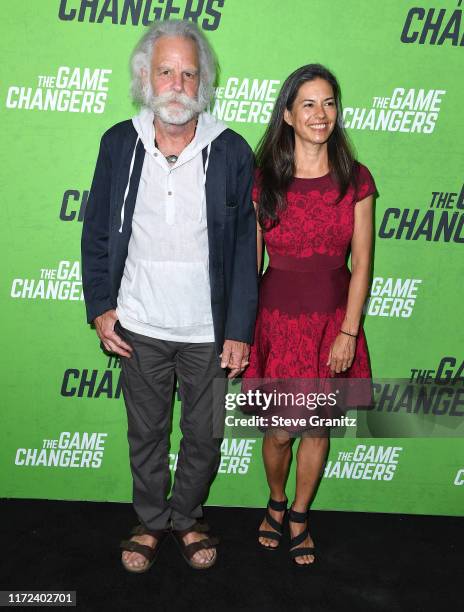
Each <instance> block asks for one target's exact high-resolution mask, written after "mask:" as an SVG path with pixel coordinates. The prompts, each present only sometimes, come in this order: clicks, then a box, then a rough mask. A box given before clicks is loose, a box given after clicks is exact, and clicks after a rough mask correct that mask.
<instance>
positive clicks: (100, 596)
mask: <svg viewBox="0 0 464 612" xmlns="http://www.w3.org/2000/svg"><path fill="white" fill-rule="evenodd" d="M0 507H1V522H0V537H1V542H2V555H1V556H2V563H1V566H0V589H3V590H9V589H11V590H13V589H14V590H34V589H36V590H48V591H49V590H54V589H60V590H76V591H77V602H78V604H77V607H78V608H80V609H81V610H128V611H132V610H134V611H135V610H151V611H158V610H167V611H174V612H177V611H178V610H179V611H182V610H188V611H189V612H194V611H195V612H196V611H197V610H198V611H200V610H208V611H209V610H218V611H219V610H262V611H263V612H270V611H274V610H282V611H287V610H289V611H290V610H291V611H300V610H301V611H303V610H305V611H306V610H307V611H312V610H314V611H319V610H324V611H325V610H327V611H330V612H336V611H338V610H343V611H344V612H351V611H356V612H358V611H360V610H366V611H367V610H368V611H370V612H375V611H377V610H382V611H383V610H385V611H386V612H394V611H396V610H405V611H408V612H413V611H416V610H437V612H441V611H446V612H448V611H454V610H462V609H464V604H463V601H464V599H463V582H464V555H463V553H462V550H463V544H464V537H463V527H464V520H463V519H461V518H450V517H426V516H410V515H406V516H405V515H392V514H365V513H342V512H312V513H311V522H310V527H311V532H312V535H313V538H314V540H315V542H316V545H317V548H318V551H319V552H318V556H317V562H316V564H315V565H314V566H313V567H311V568H310V569H309V570H308V571H306V570H304V569H299V568H294V567H293V566H292V565H291V562H290V560H289V558H288V555H287V549H288V540H287V539H285V540H283V542H282V544H281V547H280V549H279V550H278V551H276V552H267V551H262V550H260V548H259V547H258V545H257V544H256V543H255V542H256V527H257V524H258V523H259V521H260V519H261V517H262V510H249V509H241V508H207V509H206V519H207V520H208V522H209V524H210V525H211V528H212V531H213V533H214V534H216V535H219V536H220V537H221V544H220V548H219V558H218V562H217V564H216V565H215V566H214V567H213V568H212V569H210V570H206V571H194V570H192V569H190V568H189V567H188V566H187V564H186V563H185V561H184V560H183V559H182V558H181V556H180V553H179V551H178V549H177V547H176V546H175V543H174V541H171V540H170V539H169V540H168V541H166V542H165V544H164V545H163V549H162V551H161V553H160V556H159V557H158V560H157V562H156V564H155V565H154V566H153V567H152V568H151V570H150V571H149V572H148V573H147V574H143V575H132V574H129V573H128V572H126V571H125V570H124V569H123V567H122V565H121V563H120V561H119V550H118V543H119V540H120V539H121V538H122V537H125V536H126V535H127V533H128V530H129V528H130V527H131V526H132V525H133V524H134V522H135V521H134V515H133V511H132V508H131V506H130V505H127V504H112V503H106V504H103V503H83V502H56V501H37V500H3V501H2V502H1V505H0Z"/></svg>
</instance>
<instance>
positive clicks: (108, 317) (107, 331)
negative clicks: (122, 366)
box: [93, 310, 132, 357]
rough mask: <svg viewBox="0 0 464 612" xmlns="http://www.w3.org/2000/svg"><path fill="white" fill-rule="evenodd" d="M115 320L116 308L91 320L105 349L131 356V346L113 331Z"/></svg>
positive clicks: (116, 317)
mask: <svg viewBox="0 0 464 612" xmlns="http://www.w3.org/2000/svg"><path fill="white" fill-rule="evenodd" d="M117 320H118V315H117V314H116V310H107V311H106V312H104V313H103V314H102V315H100V316H99V317H95V319H94V320H93V322H94V325H95V330H96V332H97V335H98V337H99V338H100V340H101V341H102V342H103V346H104V347H105V348H106V350H107V351H109V352H110V353H116V355H121V356H122V357H131V355H132V347H131V346H129V345H128V344H127V343H126V342H124V340H123V339H122V338H120V337H119V336H118V334H117V333H116V332H115V331H114V325H115V323H116V321H117Z"/></svg>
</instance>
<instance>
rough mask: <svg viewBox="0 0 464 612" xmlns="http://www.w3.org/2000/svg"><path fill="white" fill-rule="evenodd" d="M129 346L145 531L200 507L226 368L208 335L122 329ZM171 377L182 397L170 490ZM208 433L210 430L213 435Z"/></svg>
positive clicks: (136, 485)
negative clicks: (172, 336) (186, 337)
mask: <svg viewBox="0 0 464 612" xmlns="http://www.w3.org/2000/svg"><path fill="white" fill-rule="evenodd" d="M115 331H116V332H117V333H118V334H119V335H120V336H121V337H122V338H123V339H124V340H125V341H126V342H127V343H128V344H129V345H130V346H132V348H133V354H132V357H131V358H130V359H129V358H126V357H121V367H122V390H123V395H124V400H125V404H126V409H127V421H128V432H127V437H128V441H129V456H130V466H131V471H132V478H133V504H134V509H135V511H136V513H137V515H138V517H139V520H140V522H141V523H142V524H143V525H145V527H147V528H148V529H150V530H152V529H153V530H154V529H164V528H165V527H167V526H168V525H169V523H170V522H171V524H172V527H173V528H174V529H187V528H188V527H191V525H193V524H194V523H195V521H196V520H197V519H198V518H201V516H202V514H203V510H202V503H203V501H204V500H205V499H206V497H207V495H208V490H209V486H210V484H211V481H212V479H213V478H214V475H215V474H216V471H217V468H218V465H219V461H220V446H221V437H217V436H221V435H222V431H223V425H224V393H225V387H226V378H225V371H224V370H223V369H221V367H220V362H219V358H218V356H217V354H216V349H215V345H214V343H212V342H205V343H186V342H172V341H167V340H157V339H154V338H149V337H147V336H142V335H140V334H136V333H134V332H131V331H129V330H127V329H125V328H123V327H122V326H121V325H120V324H119V322H118V323H117V324H116V328H115ZM175 376H177V379H178V381H179V394H180V397H181V402H182V407H181V419H180V428H181V431H182V440H181V443H180V450H179V455H178V460H177V469H176V472H175V477H174V485H173V487H172V491H171V497H170V498H169V499H168V495H169V490H170V485H171V478H170V471H169V438H170V432H171V420H172V407H173V392H174V380H175ZM213 434H214V435H213Z"/></svg>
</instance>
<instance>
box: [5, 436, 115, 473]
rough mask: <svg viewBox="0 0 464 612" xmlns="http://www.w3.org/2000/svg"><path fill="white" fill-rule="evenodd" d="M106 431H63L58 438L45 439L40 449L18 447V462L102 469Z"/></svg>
mask: <svg viewBox="0 0 464 612" xmlns="http://www.w3.org/2000/svg"><path fill="white" fill-rule="evenodd" d="M107 436H108V434H107V433H96V432H95V433H88V432H83V433H81V432H78V431H76V432H74V433H71V432H69V431H62V432H61V433H60V435H59V437H58V438H55V439H44V440H42V447H41V448H18V449H17V450H16V455H15V465H18V466H24V467H38V466H43V467H62V468H94V469H95V468H99V467H101V464H102V461H103V454H104V452H105V443H106V437H107Z"/></svg>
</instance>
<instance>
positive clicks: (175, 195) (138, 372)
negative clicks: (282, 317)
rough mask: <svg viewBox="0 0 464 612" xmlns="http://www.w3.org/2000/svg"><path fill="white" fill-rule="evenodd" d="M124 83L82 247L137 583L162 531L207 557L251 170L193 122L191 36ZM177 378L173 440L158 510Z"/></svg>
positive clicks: (239, 320) (164, 42) (208, 68)
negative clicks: (105, 363) (121, 415)
mask: <svg viewBox="0 0 464 612" xmlns="http://www.w3.org/2000/svg"><path fill="white" fill-rule="evenodd" d="M132 72H133V82H132V92H133V95H134V98H135V99H136V100H137V101H138V102H140V103H141V105H142V110H141V112H140V114H139V115H137V116H136V117H135V118H133V119H132V120H131V121H124V122H122V123H119V124H117V125H115V126H113V127H112V128H111V129H109V130H108V131H107V132H106V133H105V134H104V136H103V138H102V140H101V145H100V152H99V156H98V160H97V165H96V169H95V175H94V178H93V182H92V188H91V191H90V196H89V200H88V204H87V209H86V216H85V220H84V227H83V234H82V260H83V285H84V295H85V301H86V307H87V318H88V321H89V322H93V323H94V325H95V328H96V331H97V334H98V336H99V338H100V339H101V341H102V344H103V346H104V348H105V349H106V350H108V351H111V352H114V353H117V354H118V355H120V356H121V364H122V381H123V382H122V385H123V393H124V399H125V403H126V408H127V415H128V440H129V454H130V463H131V470H132V476H133V502H134V508H135V511H136V513H137V515H138V518H139V521H140V525H138V527H137V528H135V530H134V531H133V537H132V538H131V539H130V540H128V541H124V542H122V544H121V546H122V548H123V551H124V552H123V553H122V563H123V565H124V567H125V568H126V569H127V570H128V571H131V572H144V571H146V570H147V569H148V568H149V567H150V566H151V565H152V563H153V562H154V560H155V558H156V556H157V554H158V551H159V548H160V545H161V541H162V540H163V539H164V537H165V536H166V534H167V533H168V532H169V531H171V532H172V534H173V535H174V536H175V538H176V541H177V542H178V543H179V545H180V547H181V550H182V554H183V556H184V558H185V559H186V561H187V562H188V563H189V564H190V565H191V566H192V567H194V568H197V569H203V568H207V567H210V566H211V565H213V563H214V562H215V561H216V557H217V552H216V545H217V539H216V538H211V537H208V536H207V534H205V533H204V531H205V525H204V524H203V523H201V522H198V519H200V518H201V517H202V502H203V501H204V500H205V498H206V496H207V493H208V488H209V484H210V482H211V480H212V478H213V477H214V474H215V472H216V469H217V466H218V462H219V458H220V438H219V437H218V435H217V431H216V432H215V431H213V429H214V427H213V420H214V419H215V420H216V423H217V422H218V420H219V422H220V424H222V419H223V401H222V400H223V398H222V397H221V393H220V394H219V396H218V395H217V394H215V393H214V392H213V387H214V385H213V381H215V379H216V380H217V379H221V378H222V385H221V386H222V387H224V388H225V384H224V383H225V376H226V368H228V369H229V370H230V372H229V377H233V376H236V375H237V374H239V373H240V372H241V371H242V370H243V369H244V367H245V366H246V365H247V363H248V361H247V360H248V354H249V345H250V343H251V340H252V335H253V326H254V320H255V312H256V303H257V274H256V221H255V216H254V210H253V205H252V201H251V183H252V172H253V156H252V153H251V150H250V148H249V147H248V145H247V144H246V142H245V141H244V140H243V138H241V137H240V136H239V135H238V134H236V133H235V132H233V131H232V130H230V129H228V128H227V127H226V126H225V125H224V124H223V123H221V122H219V121H217V120H216V119H215V118H214V117H212V116H211V115H209V114H208V113H206V112H204V109H205V107H206V106H207V104H208V102H209V99H210V95H211V91H212V85H213V82H214V78H215V63H214V59H213V55H212V52H211V50H210V48H209V46H208V43H207V42H206V39H205V38H204V36H203V35H202V33H201V32H200V31H199V29H198V28H197V27H196V25H195V24H193V23H190V22H186V21H171V22H170V21H166V22H158V23H156V24H154V25H153V26H152V27H151V28H150V30H149V31H148V32H147V33H146V34H145V35H144V36H143V38H142V39H141V41H140V42H139V44H138V45H137V47H136V49H135V51H134V53H133V56H132ZM175 376H176V377H177V379H178V381H179V393H180V396H181V400H182V416H181V421H180V427H181V431H182V436H183V437H182V441H181V445H180V451H179V455H178V460H177V468H176V472H175V479H174V484H173V487H172V491H171V497H170V498H169V499H168V494H169V488H170V473H169V461H168V451H169V432H170V421H171V413H172V395H173V384H174V377H175ZM216 429H217V428H216ZM219 429H220V428H219Z"/></svg>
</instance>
